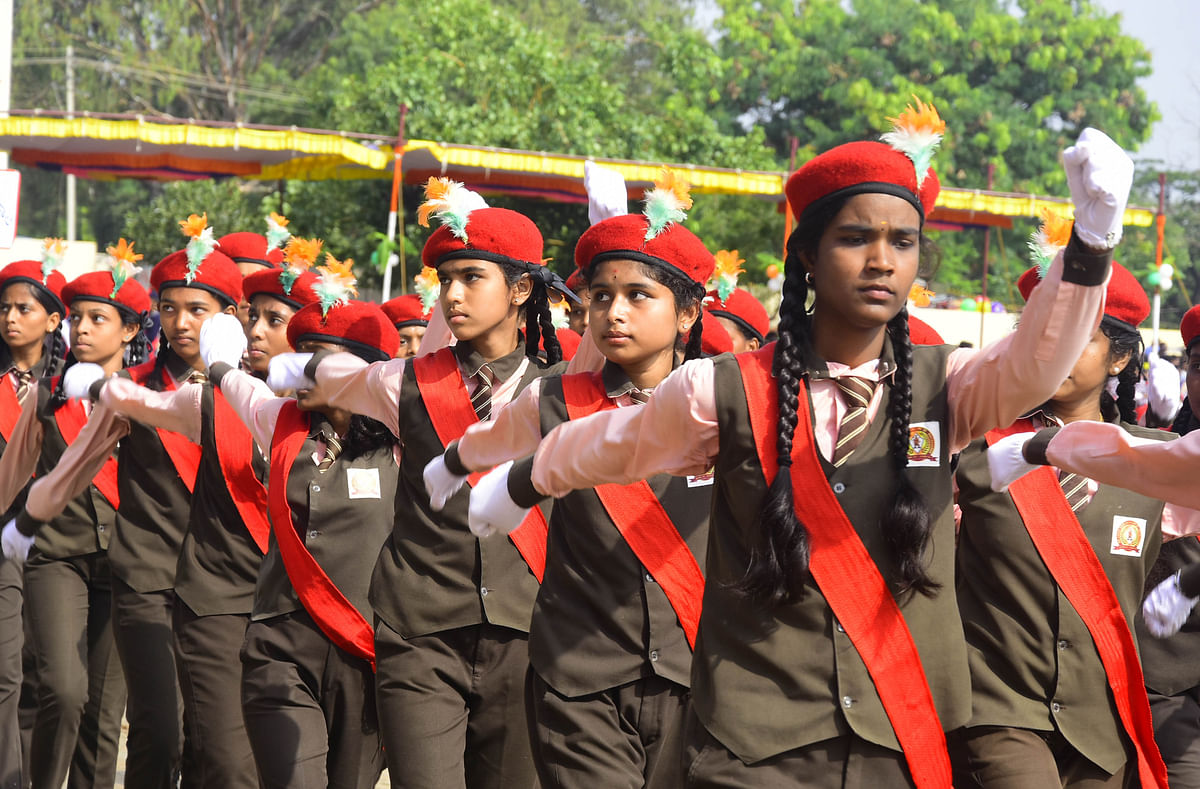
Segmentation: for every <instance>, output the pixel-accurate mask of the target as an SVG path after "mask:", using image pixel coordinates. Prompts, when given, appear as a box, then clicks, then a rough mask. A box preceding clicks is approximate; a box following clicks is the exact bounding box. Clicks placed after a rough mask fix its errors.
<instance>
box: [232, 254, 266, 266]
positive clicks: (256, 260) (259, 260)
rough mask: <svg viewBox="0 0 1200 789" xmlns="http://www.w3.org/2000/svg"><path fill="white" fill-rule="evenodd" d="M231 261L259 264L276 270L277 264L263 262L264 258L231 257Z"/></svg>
mask: <svg viewBox="0 0 1200 789" xmlns="http://www.w3.org/2000/svg"><path fill="white" fill-rule="evenodd" d="M230 260H232V261H233V262H234V263H257V264H258V265H260V266H266V267H267V268H275V267H276V266H275V264H274V263H272V262H271V261H269V260H263V259H262V258H251V257H231V258H230Z"/></svg>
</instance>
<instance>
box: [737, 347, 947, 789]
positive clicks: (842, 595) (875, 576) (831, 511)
mask: <svg viewBox="0 0 1200 789" xmlns="http://www.w3.org/2000/svg"><path fill="white" fill-rule="evenodd" d="M774 351H775V348H774V344H771V345H768V346H766V347H765V348H763V349H761V350H758V351H754V352H752V353H741V354H738V355H737V356H736V357H734V358H735V359H736V360H737V363H738V367H739V368H741V373H742V383H743V386H744V388H745V390H746V406H747V409H748V411H749V414H750V427H751V430H752V432H753V434H754V443H755V446H756V448H757V450H758V457H759V461H760V462H761V463H762V467H763V476H764V477H765V478H766V482H767V484H768V485H770V484H771V481H772V480H774V479H775V475H776V473H778V471H779V463H778V458H777V455H776V449H775V436H776V434H777V433H778V432H779V431H778V419H779V393H778V390H777V388H776V384H775V379H774V378H773V377H772V376H771V360H772V357H773V354H774ZM799 397H800V403H801V407H799V408H797V409H796V410H797V416H798V419H797V424H796V433H795V437H794V439H793V442H792V469H791V474H792V494H793V498H794V500H795V507H796V517H798V518H800V520H801V521H802V522H803V523H805V524H806V525H807V526H808V533H809V537H810V539H811V541H812V558H811V559H810V561H809V570H810V571H811V572H812V576H813V580H814V581H816V583H817V586H818V587H819V588H820V590H821V594H823V595H824V596H825V600H826V601H827V602H828V603H829V607H830V609H832V610H833V614H834V616H836V617H837V620H838V622H839V623H840V624H841V625H842V628H843V629H844V630H845V631H846V635H848V636H849V637H850V641H851V643H853V644H854V648H855V649H857V650H858V654H859V655H860V656H861V657H862V660H863V663H864V664H865V665H866V667H867V672H868V673H869V674H870V675H871V680H872V681H873V682H874V683H875V690H876V692H878V693H879V700H880V701H881V702H883V709H884V711H885V712H886V713H887V716H888V720H889V721H890V722H891V724H892V730H893V731H894V732H895V733H896V739H897V740H899V742H900V748H901V750H903V751H904V758H905V760H906V761H907V762H908V769H909V771H910V772H911V773H912V777H913V781H914V782H915V783H916V785H917V786H918V787H939V788H941V787H947V788H948V787H950V785H951V770H950V757H949V755H948V753H947V751H946V735H945V732H943V731H942V725H941V722H940V721H939V720H938V714H937V708H936V707H935V706H934V703H933V694H932V693H931V692H930V690H929V683H928V682H927V681H926V679H925V669H924V667H923V666H922V665H921V657H920V655H919V654H918V653H917V647H916V644H914V643H913V639H912V634H911V633H910V632H909V629H908V625H907V624H906V623H905V621H904V615H903V614H902V613H901V612H900V607H899V606H898V605H897V604H896V600H895V598H894V597H892V593H891V590H890V589H888V585H887V582H886V581H885V580H884V578H883V576H882V575H881V574H880V573H879V568H878V567H877V566H876V564H875V560H874V559H872V558H871V554H870V553H868V552H867V549H866V546H864V545H863V544H862V540H861V539H860V538H859V536H858V533H857V532H856V531H855V530H854V525H853V524H852V523H851V522H850V519H849V518H847V517H846V513H845V511H843V510H842V507H841V504H839V503H838V500H837V496H835V495H834V493H833V490H832V489H831V488H830V487H829V481H828V480H827V479H826V477H825V471H824V469H823V468H822V467H821V461H820V458H819V457H818V456H817V442H816V439H815V437H814V436H813V427H812V420H811V418H810V416H809V413H808V407H807V405H805V403H806V397H807V394H806V390H805V387H804V383H803V381H801V383H800V394H799ZM943 594H951V592H948V591H947V592H943Z"/></svg>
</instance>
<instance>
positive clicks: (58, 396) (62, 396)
mask: <svg viewBox="0 0 1200 789" xmlns="http://www.w3.org/2000/svg"><path fill="white" fill-rule="evenodd" d="M76 361H78V360H77V359H76V358H75V354H74V353H68V354H67V363H66V364H64V365H63V368H62V372H60V373H59V374H58V384H57V385H55V387H54V391H53V392H51V393H50V402H49V406H50V410H51V411H57V410H58V409H60V408H62V407H63V406H64V405H66V404H67V393H66V391H65V390H64V389H63V384H64V383H66V380H67V370H70V369H71V368H72V367H74V366H75V362H76Z"/></svg>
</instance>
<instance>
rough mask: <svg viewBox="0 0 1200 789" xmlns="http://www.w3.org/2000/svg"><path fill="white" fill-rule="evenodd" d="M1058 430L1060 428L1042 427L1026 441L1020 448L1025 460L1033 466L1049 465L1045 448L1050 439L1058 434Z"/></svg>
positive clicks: (1048, 444)
mask: <svg viewBox="0 0 1200 789" xmlns="http://www.w3.org/2000/svg"><path fill="white" fill-rule="evenodd" d="M1059 430H1062V428H1061V427H1044V428H1042V429H1041V430H1039V431H1038V432H1037V435H1035V436H1034V437H1033V438H1031V439H1029V440H1028V441H1026V442H1025V446H1024V448H1023V449H1022V450H1021V454H1022V455H1023V456H1024V457H1025V462H1026V463H1032V464H1033V465H1035V466H1049V465H1050V461H1049V460H1047V459H1046V449H1047V448H1048V447H1049V446H1050V439H1052V438H1054V437H1055V436H1056V435H1058V431H1059Z"/></svg>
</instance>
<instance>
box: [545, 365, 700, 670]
mask: <svg viewBox="0 0 1200 789" xmlns="http://www.w3.org/2000/svg"><path fill="white" fill-rule="evenodd" d="M562 387H563V399H564V400H565V401H566V404H567V417H568V418H570V419H582V418H583V417H585V416H587V415H588V414H594V413H596V412H597V411H604V410H607V409H610V408H616V404H615V403H613V402H612V401H611V400H609V399H608V395H607V394H606V392H605V391H604V385H603V384H602V383H601V381H600V373H581V374H579V375H564V376H563V377H562ZM594 490H595V491H596V495H597V496H598V497H599V498H600V503H601V504H602V505H603V506H604V510H605V512H607V513H608V517H610V518H612V521H613V523H614V524H615V525H616V527H617V531H619V532H621V536H622V537H624V538H625V542H627V543H628V544H629V547H630V548H632V549H633V552H634V554H636V555H637V558H638V561H640V562H641V563H642V565H643V566H644V567H645V568H646V569H647V570H648V571H649V572H650V574H651V575H653V576H654V580H655V581H657V582H658V584H659V586H661V587H662V590H663V592H665V593H666V595H667V600H669V601H670V602H671V608H673V609H675V615H676V616H677V617H679V624H680V625H681V626H682V627H683V632H684V635H686V636H687V640H688V645H689V646H691V647H692V648H693V649H694V648H695V646H696V628H697V626H698V625H699V624H700V607H701V603H702V601H703V598H704V573H703V572H701V570H700V565H698V564H697V563H696V557H695V556H693V555H692V551H691V549H689V548H688V546H687V543H686V542H684V540H683V537H682V536H681V535H680V534H679V530H678V529H677V528H675V524H674V523H673V522H672V521H671V517H670V516H669V515H667V511H666V510H665V509H663V506H662V502H660V501H659V500H658V498H657V497H655V495H654V491H652V490H651V489H650V485H649V484H648V483H647V482H646V481H645V480H642V481H640V482H635V483H633V484H632V485H597V486H596V487H595V489H594Z"/></svg>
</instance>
